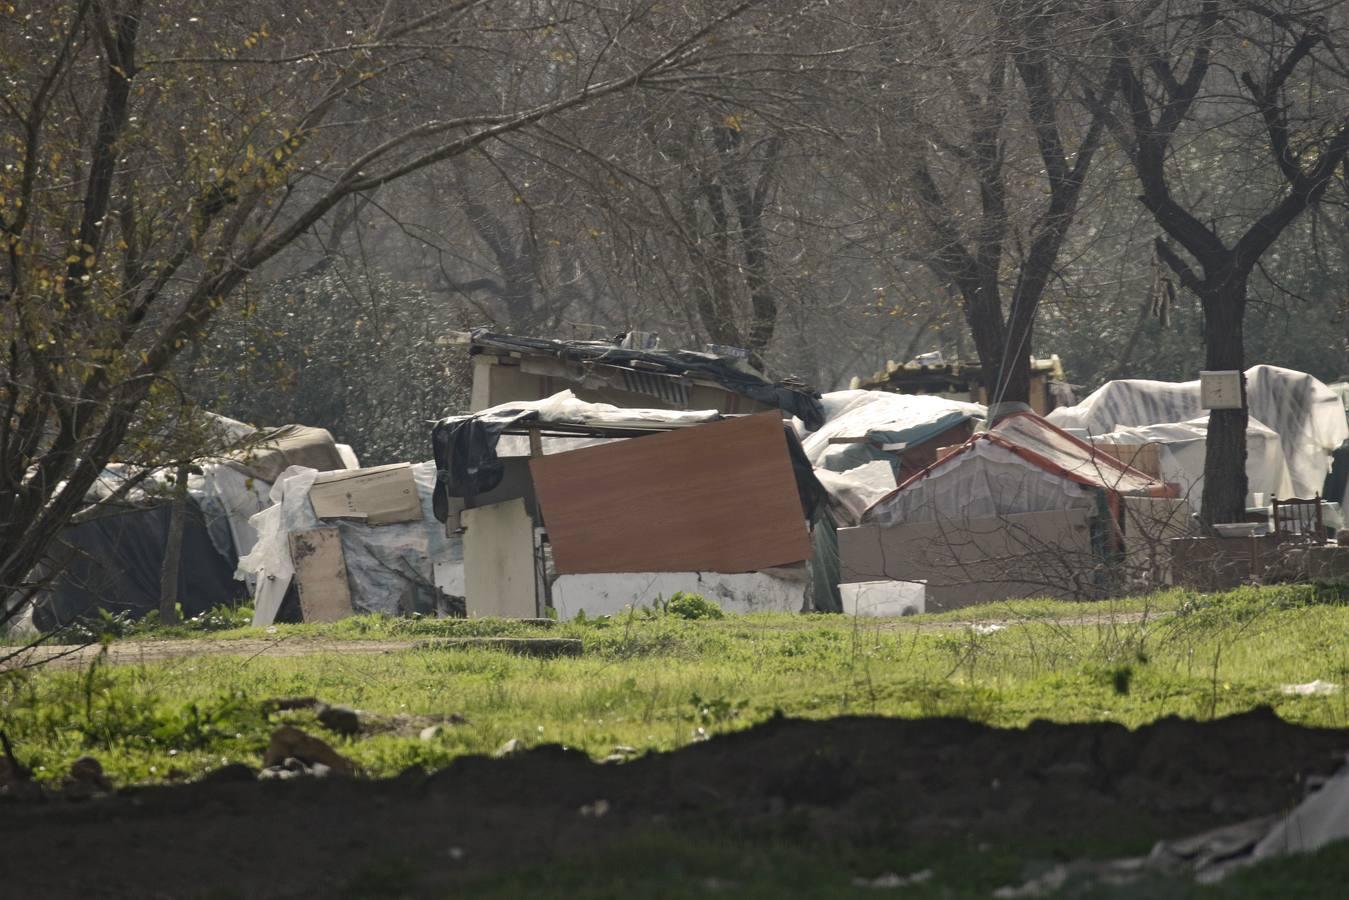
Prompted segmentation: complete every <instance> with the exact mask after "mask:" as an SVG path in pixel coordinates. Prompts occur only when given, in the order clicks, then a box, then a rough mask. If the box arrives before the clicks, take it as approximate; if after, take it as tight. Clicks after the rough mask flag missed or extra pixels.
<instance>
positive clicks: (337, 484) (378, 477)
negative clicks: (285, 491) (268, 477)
mask: <svg viewBox="0 0 1349 900" xmlns="http://www.w3.org/2000/svg"><path fill="white" fill-rule="evenodd" d="M309 502H310V503H312V504H313V505H314V515H316V516H318V517H319V518H320V519H360V520H362V521H364V522H365V524H367V525H392V524H394V523H396V522H419V521H421V518H422V503H421V498H420V497H418V495H417V482H416V480H415V479H414V478H413V477H412V464H411V463H394V464H393V465H389V466H375V467H374V468H370V469H348V470H344V471H341V472H325V473H323V474H321V475H319V476H318V478H316V479H314V486H313V487H312V488H310V489H309Z"/></svg>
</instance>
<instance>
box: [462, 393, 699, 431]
mask: <svg viewBox="0 0 1349 900" xmlns="http://www.w3.org/2000/svg"><path fill="white" fill-rule="evenodd" d="M519 410H534V411H535V412H537V413H538V414H539V421H540V422H556V423H559V424H571V425H616V426H622V425H624V424H628V423H631V424H639V425H695V424H698V423H700V422H713V421H716V420H717V419H719V418H721V413H719V412H717V411H716V410H715V409H699V410H693V409H691V410H677V409H628V408H627V407H619V406H614V405H612V404H609V403H587V402H585V401H584V400H578V399H577V397H576V395H575V394H574V393H572V392H571V391H560V392H558V393H556V394H554V395H553V396H551V397H545V398H544V399H542V400H513V401H511V402H510V403H501V404H498V405H497V406H493V407H491V408H490V409H484V410H481V411H479V412H475V413H473V415H475V416H490V415H492V414H493V413H500V412H507V411H519Z"/></svg>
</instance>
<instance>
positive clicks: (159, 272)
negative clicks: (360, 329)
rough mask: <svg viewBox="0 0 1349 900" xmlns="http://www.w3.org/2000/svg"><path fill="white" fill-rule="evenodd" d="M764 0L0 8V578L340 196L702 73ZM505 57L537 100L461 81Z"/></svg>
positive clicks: (62, 514) (195, 0)
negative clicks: (560, 52) (197, 348)
mask: <svg viewBox="0 0 1349 900" xmlns="http://www.w3.org/2000/svg"><path fill="white" fill-rule="evenodd" d="M753 5H754V0H744V2H727V3H724V4H723V3H718V2H712V3H706V4H702V3H700V4H697V5H696V6H692V5H690V6H683V5H676V6H674V7H669V6H667V5H665V4H658V3H643V4H637V5H635V6H633V7H631V8H629V9H626V10H623V11H620V12H618V13H614V12H613V11H611V10H607V9H604V8H601V7H593V6H582V5H577V4H558V8H557V9H554V8H553V4H551V3H547V2H545V3H533V4H525V3H512V2H499V3H494V2H489V0H457V2H444V3H426V4H424V5H422V4H417V3H413V2H408V3H396V2H374V0H370V2H354V3H348V4H347V5H346V7H344V8H343V11H342V12H333V11H331V10H324V11H322V12H321V13H315V12H313V11H311V10H308V9H307V8H306V7H304V6H303V5H302V4H288V5H283V10H282V11H283V12H284V13H285V14H284V15H275V12H276V9H275V6H274V5H273V4H259V5H256V6H254V5H249V4H245V5H243V6H241V7H239V8H238V9H236V10H234V11H233V12H231V13H229V14H225V13H223V12H222V10H221V8H220V7H219V6H218V5H217V4H213V3H207V2H205V0H179V2H177V3H175V4H174V5H173V6H172V8H167V9H161V8H157V7H153V6H152V5H150V4H145V3H144V2H143V0H64V2H61V3H56V4H53V3H51V2H41V3H37V2H33V3H29V4H26V7H27V8H26V9H20V10H18V11H17V12H16V13H14V14H11V15H9V16H8V17H7V18H6V20H5V22H6V24H5V25H4V27H3V30H0V58H3V59H4V60H6V61H7V62H6V65H7V66H9V71H8V72H7V77H8V79H9V82H8V87H7V89H6V93H5V95H4V96H3V98H0V139H3V140H4V141H5V142H6V144H7V145H8V146H11V147H12V148H14V150H15V151H16V152H15V153H14V154H13V157H12V158H13V159H14V160H15V161H14V162H13V163H12V164H10V165H8V166H6V168H5V170H4V171H3V172H0V195H3V198H4V201H5V205H4V206H3V207H0V231H2V232H3V238H2V239H3V241H4V244H5V246H4V264H3V269H2V270H0V278H2V279H3V281H4V294H3V297H2V298H0V302H3V312H0V337H2V338H3V341H4V343H5V347H6V355H5V365H4V369H5V371H4V374H3V380H0V590H4V591H8V590H10V589H12V588H15V587H18V586H20V585H21V584H22V582H23V579H24V577H25V575H26V574H27V573H28V572H29V571H30V570H31V569H32V568H33V566H34V565H35V564H36V563H37V562H38V561H39V559H41V557H42V556H43V553H44V551H45V549H46V547H47V546H48V545H49V544H50V542H51V541H52V540H53V539H54V538H55V536H56V535H57V534H58V533H59V531H60V530H61V529H62V527H64V526H65V524H66V523H68V522H69V521H70V519H71V517H72V516H74V515H75V514H76V512H77V511H78V510H79V509H80V508H81V506H82V505H83V504H84V502H85V496H86V493H87V491H88V490H89V488H90V486H91V485H92V484H93V483H94V482H95V480H96V479H97V478H98V476H99V473H100V472H101V471H102V470H103V468H104V466H105V465H106V464H107V462H108V461H109V460H111V459H112V458H113V457H114V456H115V455H116V454H118V453H119V451H120V450H122V449H123V446H124V443H125V441H126V439H127V437H128V435H129V434H130V433H132V429H133V427H134V426H135V425H136V423H137V422H138V421H140V420H141V419H143V418H144V417H145V415H146V414H147V411H148V410H150V409H152V408H153V406H154V402H155V401H156V399H159V398H160V397H161V395H162V394H163V392H164V391H165V383H166V376H167V375H168V373H169V372H170V369H171V366H172V364H173V363H174V361H175V359H176V358H177V357H178V356H179V355H180V354H181V353H182V351H183V349H184V348H185V347H187V346H189V345H190V344H191V343H192V342H193V341H194V340H195V339H196V338H198V336H199V335H200V334H201V333H202V331H203V329H204V328H205V326H206V325H207V324H208V322H209V321H210V319H211V317H212V316H213V314H214V313H215V312H216V311H217V310H218V309H219V308H220V307H221V306H222V305H223V304H225V303H226V302H228V301H229V299H230V297H231V296H232V295H233V294H234V292H235V291H236V290H237V289H238V288H239V287H240V285H242V284H243V283H244V282H245V281H246V280H247V279H249V278H250V277H251V276H252V275H253V273H254V272H256V271H257V270H258V269H259V268H260V267H263V266H264V265H266V264H268V263H269V262H270V261H272V260H273V259H274V258H276V257H277V256H278V255H279V254H281V253H282V252H283V251H284V250H286V249H287V248H288V247H290V246H291V245H292V244H293V243H294V242H295V241H296V240H297V239H299V238H300V237H302V236H304V235H306V234H308V233H309V232H310V231H311V230H312V229H313V228H314V227H315V226H316V225H317V224H318V223H319V222H320V221H321V220H323V219H324V218H325V217H326V216H327V215H328V214H329V213H330V212H332V211H333V210H335V209H337V208H338V207H339V206H340V205H341V204H342V203H343V202H344V201H346V200H347V198H349V197H352V196H354V195H362V194H370V193H372V192H375V191H376V190H377V189H379V188H380V187H382V186H384V185H387V184H391V183H393V182H396V181H397V180H398V179H401V178H404V177H405V176H407V175H409V174H411V173H414V172H418V171H421V170H424V169H426V168H427V167H430V166H433V165H435V164H437V163H440V162H443V161H446V160H450V159H453V158H455V157H457V156H461V155H463V154H465V153H468V152H470V151H472V150H474V149H475V148H479V147H483V146H485V145H487V144H489V143H490V142H492V141H494V140H498V139H501V138H502V137H504V136H507V135H510V134H512V133H516V132H521V131H525V130H527V129H530V128H532V127H535V126H537V125H538V124H539V123H542V122H545V121H547V120H548V119H550V118H551V117H554V116H557V115H559V114H561V113H563V112H565V111H567V110H572V109H577V108H580V107H584V106H586V105H588V104H594V103H600V102H602V101H604V100H605V99H606V98H610V97H615V96H617V95H621V94H623V93H625V92H630V91H633V90H635V89H638V88H647V89H650V88H654V87H660V88H662V89H666V90H669V89H673V88H674V86H675V85H676V84H677V83H678V82H680V81H681V80H684V79H694V80H698V79H701V78H705V77H711V76H712V75H713V74H715V67H714V66H713V65H712V64H711V63H710V62H709V59H708V57H707V50H708V47H709V41H708V39H709V36H711V35H713V34H714V33H715V32H716V31H717V29H719V28H721V27H723V26H724V25H725V23H727V22H728V21H730V20H733V19H734V18H735V17H737V16H739V15H741V14H742V13H744V11H745V10H747V9H748V8H750V7H752V6H753ZM26 13H31V15H28V16H27V17H26V18H25V14H26ZM15 22H27V23H28V24H25V25H20V26H17V27H16V26H15V25H14V24H12V23H15ZM629 35H631V36H637V35H641V36H642V37H643V39H642V40H633V41H628V40H626V38H627V37H628V36H629ZM522 36H523V38H522ZM545 37H546V39H547V40H568V39H570V40H572V42H573V45H574V46H575V47H576V48H578V50H577V51H576V55H575V57H574V58H573V59H571V60H569V61H568V65H566V67H565V68H564V69H561V70H559V69H557V67H556V66H555V60H552V59H551V58H550V57H549V56H547V55H540V54H524V53H516V51H518V50H520V49H521V41H522V40H523V39H524V38H529V39H532V40H543V39H544V38H545ZM525 46H526V49H530V48H532V45H529V44H528V42H527V41H526V42H525ZM629 47H640V48H641V50H640V51H636V50H630V49H629ZM503 54H516V56H517V57H518V59H519V63H520V64H519V65H518V66H517V67H516V68H515V70H514V72H513V74H514V76H515V77H516V78H517V79H518V80H519V81H520V82H521V83H525V84H534V83H535V81H534V80H533V79H531V77H530V76H531V72H532V68H531V67H534V68H537V67H538V66H544V67H547V68H548V71H549V74H550V76H551V78H550V80H549V82H548V90H547V91H546V92H545V94H544V95H543V96H535V95H533V94H528V93H526V94H517V93H512V92H510V91H504V90H500V89H498V88H500V87H501V86H500V84H499V83H497V82H495V81H490V82H487V83H474V82H472V81H471V79H470V78H468V77H466V73H469V72H471V70H472V67H473V64H474V61H475V60H484V59H487V58H496V57H499V56H501V55H503ZM451 63H453V66H455V67H457V69H453V71H454V72H455V73H456V77H455V78H454V79H451V80H450V83H449V84H448V85H446V86H444V88H443V89H442V90H441V91H440V92H439V93H438V94H437V95H436V96H434V97H433V96H431V95H429V94H427V93H422V94H413V92H412V90H411V88H412V87H413V86H417V85H420V84H422V82H418V81H417V80H416V79H412V78H410V77H409V73H415V72H419V71H420V72H423V73H431V74H436V73H440V74H443V73H445V72H447V71H451V69H452V67H451V66H450V64H451ZM427 77H429V75H428V76H427ZM382 85H387V86H388V89H389V92H390V95H389V96H379V95H377V88H380V86H382ZM517 96H523V97H525V99H526V100H527V101H528V102H526V103H524V104H523V105H515V104H513V103H511V102H510V101H511V100H512V98H514V97H517ZM400 98H401V101H402V102H401V103H400V104H398V105H396V106H395V105H392V104H391V103H390V101H391V100H394V99H400ZM377 101H378V102H377ZM168 390H169V394H170V395H171V394H172V390H171V389H168ZM11 609H12V608H11ZM12 614H13V613H12V612H7V613H4V614H3V615H4V616H5V617H9V616H10V615H12ZM0 624H2V623H0Z"/></svg>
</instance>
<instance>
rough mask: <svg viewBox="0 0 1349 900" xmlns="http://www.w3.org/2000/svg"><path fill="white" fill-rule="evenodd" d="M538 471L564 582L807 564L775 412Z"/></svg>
mask: <svg viewBox="0 0 1349 900" xmlns="http://www.w3.org/2000/svg"><path fill="white" fill-rule="evenodd" d="M529 467H530V472H531V473H532V474H533V476H534V489H535V493H536V496H537V497H538V499H539V505H540V509H541V511H542V513H543V517H544V524H545V525H546V526H547V527H548V539H549V541H550V542H551V543H552V547H553V562H554V566H555V568H556V570H557V572H558V573H560V574H580V573H588V572H589V573H594V572H724V573H735V572H752V571H756V570H758V569H764V568H768V567H769V566H777V565H786V564H788V563H794V562H799V561H801V560H803V559H806V558H807V557H808V556H809V555H810V537H809V535H808V534H807V532H806V525H805V520H804V517H803V514H802V512H801V502H800V499H799V496H798V494H797V490H796V478H795V476H794V475H793V473H792V464H791V458H790V457H789V456H788V453H787V439H786V436H785V434H784V433H783V426H782V416H781V414H780V413H777V412H766V413H761V414H759V415H754V416H746V417H744V418H740V419H730V420H726V421H721V422H712V423H710V424H707V425H700V426H698V427H696V428H685V429H682V430H680V431H671V432H666V433H664V434H656V435H651V436H650V437H639V438H632V439H630V440H626V441H622V442H619V443H614V444H604V445H602V446H598V447H586V448H584V449H581V450H573V451H571V452H568V453H558V454H555V455H553V456H545V457H541V458H539V459H531V460H530V461H529Z"/></svg>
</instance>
